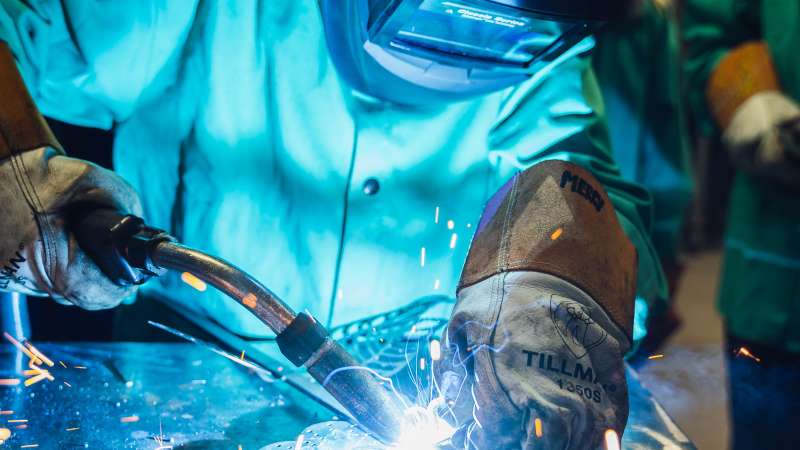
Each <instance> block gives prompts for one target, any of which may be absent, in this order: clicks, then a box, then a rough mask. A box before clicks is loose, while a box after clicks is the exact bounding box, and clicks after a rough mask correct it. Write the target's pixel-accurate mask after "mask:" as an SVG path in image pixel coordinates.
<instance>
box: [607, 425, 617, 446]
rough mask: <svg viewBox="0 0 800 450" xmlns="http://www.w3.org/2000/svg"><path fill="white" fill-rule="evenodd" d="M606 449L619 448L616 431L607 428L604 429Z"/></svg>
mask: <svg viewBox="0 0 800 450" xmlns="http://www.w3.org/2000/svg"><path fill="white" fill-rule="evenodd" d="M605 437H606V450H620V447H619V435H617V432H616V431H614V430H612V429H611V428H609V429H608V430H606V434H605Z"/></svg>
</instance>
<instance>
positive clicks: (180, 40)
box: [0, 0, 666, 337]
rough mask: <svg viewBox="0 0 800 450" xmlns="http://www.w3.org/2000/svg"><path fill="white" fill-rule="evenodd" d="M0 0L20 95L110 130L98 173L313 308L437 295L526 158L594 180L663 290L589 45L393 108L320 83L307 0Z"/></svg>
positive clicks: (173, 282)
mask: <svg viewBox="0 0 800 450" xmlns="http://www.w3.org/2000/svg"><path fill="white" fill-rule="evenodd" d="M0 4H1V5H2V9H0V38H2V39H5V40H7V41H8V42H9V44H10V46H11V48H12V49H13V51H14V54H15V56H16V58H17V59H18V62H19V65H20V68H21V70H22V72H23V76H24V78H25V80H26V83H27V84H28V86H29V88H30V90H31V92H32V95H33V96H34V98H35V100H36V102H37V104H38V106H39V107H40V109H41V110H42V111H43V113H44V114H46V115H48V116H51V117H54V118H56V119H59V120H62V121H66V122H70V123H73V124H78V125H87V126H94V127H100V128H106V129H108V128H112V127H113V129H114V131H115V143H114V163H115V167H116V170H117V171H118V172H119V173H120V174H121V175H122V176H123V177H125V179H127V180H128V181H129V182H130V183H131V184H132V185H133V186H134V187H135V188H136V189H137V190H138V192H139V193H140V194H141V196H142V200H143V203H144V208H145V209H144V210H145V216H146V219H147V221H148V222H149V223H151V224H152V225H154V226H157V227H162V228H165V229H168V230H170V232H172V233H173V234H174V235H175V236H176V237H178V239H179V240H180V241H182V242H184V243H185V244H187V245H190V246H194V247H197V248H199V249H202V250H204V251H207V252H209V253H211V254H214V255H218V256H220V257H222V258H225V259H227V260H229V261H231V262H233V263H234V264H236V265H238V266H239V267H241V268H242V269H244V270H245V271H247V272H248V273H250V274H252V275H253V276H254V277H255V278H257V279H258V280H260V281H261V282H263V283H264V284H265V285H266V286H268V287H269V288H270V289H271V290H273V291H274V292H275V293H276V294H278V295H279V296H280V297H281V298H283V299H284V300H285V301H286V302H287V303H289V304H290V305H291V306H292V307H293V308H295V309H297V310H304V309H307V310H309V311H310V312H312V313H313V314H314V315H315V316H317V317H319V318H320V319H321V320H322V321H323V322H324V323H329V324H330V323H332V324H338V323H343V322H346V321H349V320H353V319H355V318H360V317H363V316H366V315H369V314H374V313H379V312H384V311H387V310H390V309H392V308H396V307H399V306H401V305H403V304H405V303H407V302H409V301H411V300H412V299H415V298H417V297H420V296H423V295H427V294H435V293H440V294H448V295H454V294H455V288H456V283H457V281H458V278H459V275H460V272H461V267H462V264H463V262H464V259H465V257H466V253H467V249H468V246H469V242H470V238H471V236H472V233H473V231H474V230H475V227H476V224H477V222H478V218H479V215H480V213H481V210H482V206H483V203H484V201H485V200H486V199H487V198H488V197H489V196H490V194H491V193H493V192H494V191H495V190H496V189H497V188H499V187H500V186H501V185H502V183H503V182H504V181H505V180H507V179H508V178H509V177H510V176H511V175H512V174H513V173H515V172H517V171H519V170H521V169H524V168H526V167H528V166H530V165H532V164H535V163H537V162H539V161H542V160H545V159H564V160H570V161H574V162H576V163H578V164H581V165H583V166H585V167H587V168H588V169H589V170H591V171H592V172H593V173H594V175H595V176H596V177H597V178H598V179H599V180H600V181H601V182H602V183H603V184H604V185H605V187H606V189H607V190H608V192H609V194H610V196H611V198H612V201H613V202H614V205H615V206H616V208H617V212H618V215H619V217H620V219H621V221H622V224H623V226H624V228H625V230H626V231H627V233H628V235H629V236H630V237H631V239H632V241H633V242H634V243H635V245H636V247H637V248H638V250H639V295H640V296H642V297H644V298H646V299H648V301H655V300H656V299H658V298H663V297H664V296H665V294H666V293H665V287H664V286H665V284H664V280H663V276H662V274H661V270H660V267H659V265H658V261H657V257H656V254H655V251H654V250H653V247H652V244H651V243H650V240H649V237H648V235H649V231H650V230H649V227H650V214H651V211H650V206H651V205H650V198H649V196H648V194H647V192H646V191H645V190H644V189H642V188H641V187H639V186H638V185H636V184H633V183H631V182H628V181H626V180H624V179H622V177H621V176H620V173H619V170H618V169H617V167H616V166H615V164H614V162H613V158H612V156H611V153H610V150H609V147H608V136H607V131H606V128H605V125H604V121H603V118H602V107H601V106H598V105H600V104H599V103H598V102H599V98H600V97H599V94H598V90H597V86H596V83H595V81H594V76H593V74H592V72H591V69H590V68H589V65H588V61H587V59H586V58H585V57H584V56H583V55H580V54H578V53H585V51H588V50H589V48H590V47H591V45H592V42H591V40H587V41H585V42H584V43H583V45H582V48H581V49H580V50H581V52H574V53H575V54H573V55H572V56H571V57H568V58H564V59H563V60H562V61H561V62H560V63H559V64H557V65H555V66H554V67H552V69H551V70H550V71H548V72H546V73H541V74H539V75H538V76H536V77H534V78H532V79H530V80H528V81H527V82H525V83H524V84H522V85H520V86H517V87H515V88H512V89H507V90H505V91H502V92H497V93H494V94H491V95H486V96H482V97H478V98H475V99H473V100H469V101H462V102H458V103H453V104H448V105H441V106H436V107H426V108H413V107H400V106H397V105H393V104H388V103H384V102H380V101H377V100H375V99H370V98H364V97H363V96H360V95H358V94H356V93H354V92H352V90H351V89H350V88H348V86H347V85H345V84H344V83H343V82H342V81H341V80H340V79H339V77H338V76H337V73H336V71H335V69H334V66H333V65H332V63H331V61H330V58H329V54H328V51H327V48H326V45H325V41H324V36H323V29H322V22H321V19H320V13H319V10H318V5H317V2H316V1H315V0H285V1H269V2H257V1H255V0H253V1H247V0H240V1H219V2H202V1H198V2H192V1H189V0H187V1H180V2H157V1H149V0H147V1H146V0H130V1H114V2H86V1H84V0H62V1H58V0H48V1H39V2H33V3H32V6H31V2H22V1H18V0H1V1H0ZM587 270H602V268H601V267H600V268H598V267H587ZM142 289H143V290H144V291H145V292H149V293H152V294H155V295H158V296H159V297H162V298H167V299H169V300H170V301H173V302H176V303H177V304H179V305H180V307H181V308H185V309H189V310H192V311H195V312H196V313H199V314H202V315H205V316H208V317H211V318H213V319H215V320H216V321H217V322H219V323H222V324H224V326H226V327H228V328H229V329H230V330H231V331H233V332H235V333H238V334H240V335H244V336H251V337H264V336H268V335H270V333H269V332H268V330H267V329H266V327H265V326H264V325H263V324H262V323H261V322H259V321H258V320H257V319H255V318H254V317H253V316H251V315H250V313H249V312H247V311H246V310H245V309H244V308H243V307H241V306H240V305H238V304H236V303H235V302H233V301H231V300H229V299H227V298H225V297H224V296H223V295H222V294H220V293H218V292H216V291H214V290H211V289H209V290H207V291H205V292H198V291H196V290H194V289H192V288H191V287H190V286H188V285H186V284H184V283H182V282H181V280H180V276H179V274H170V275H167V276H164V277H161V278H160V279H158V280H155V281H151V282H150V283H148V284H147V285H145V286H143V288H142Z"/></svg>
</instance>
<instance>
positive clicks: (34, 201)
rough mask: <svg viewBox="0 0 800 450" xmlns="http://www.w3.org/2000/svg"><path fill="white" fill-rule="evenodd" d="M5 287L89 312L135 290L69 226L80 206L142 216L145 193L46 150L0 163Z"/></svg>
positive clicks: (0, 253) (0, 282) (0, 275)
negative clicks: (106, 268) (116, 279)
mask: <svg viewBox="0 0 800 450" xmlns="http://www.w3.org/2000/svg"><path fill="white" fill-rule="evenodd" d="M0 180H2V182H0V230H2V233H1V234H0V258H2V263H0V264H2V269H0V289H2V290H13V291H19V292H24V293H26V294H32V295H50V296H52V297H53V298H55V299H57V300H66V301H68V302H70V303H73V304H75V305H78V306H80V307H82V308H86V309H102V308H110V307H113V306H116V305H117V304H118V303H119V302H120V301H122V300H123V299H125V298H126V297H129V296H130V295H132V294H133V292H134V290H133V288H132V287H120V286H117V285H115V284H113V283H112V282H111V281H110V280H109V279H108V278H107V277H106V276H105V275H103V273H102V272H101V271H100V269H99V268H98V267H97V266H96V265H95V264H94V263H93V262H92V261H91V259H90V258H89V257H88V256H87V255H86V254H85V253H84V252H83V251H82V250H81V249H80V247H78V244H77V242H76V241H75V238H74V236H72V235H71V234H70V233H69V231H68V229H67V223H66V215H67V213H68V212H70V208H71V207H74V206H75V205H79V204H92V205H97V206H100V207H110V208H114V209H117V210H120V211H127V212H130V213H132V214H136V215H141V205H140V204H139V200H138V197H137V195H136V193H135V192H134V191H133V188H131V187H130V186H129V185H128V184H127V183H125V181H123V180H122V179H121V178H120V177H119V176H117V175H116V174H114V173H113V172H111V171H108V170H105V169H103V168H100V167H98V166H96V165H94V164H91V163H88V162H86V161H82V160H79V159H74V158H68V157H66V156H61V155H59V154H58V153H57V152H56V151H55V150H53V149H50V148H40V149H38V150H34V151H26V152H23V153H20V154H15V155H12V156H10V157H7V158H6V159H5V160H3V161H2V162H0Z"/></svg>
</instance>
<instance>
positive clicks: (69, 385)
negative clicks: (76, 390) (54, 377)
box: [64, 381, 72, 388]
mask: <svg viewBox="0 0 800 450" xmlns="http://www.w3.org/2000/svg"><path fill="white" fill-rule="evenodd" d="M64 384H65V385H66V386H67V387H68V388H71V387H72V385H71V384H69V383H67V382H66V381H65V382H64Z"/></svg>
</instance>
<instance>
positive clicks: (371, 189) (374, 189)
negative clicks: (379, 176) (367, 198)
mask: <svg viewBox="0 0 800 450" xmlns="http://www.w3.org/2000/svg"><path fill="white" fill-rule="evenodd" d="M361 189H362V190H363V191H364V195H375V194H377V193H378V191H379V190H381V184H380V183H378V180H376V179H375V178H367V179H366V180H364V185H363V186H362V187H361Z"/></svg>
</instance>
